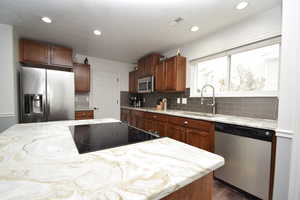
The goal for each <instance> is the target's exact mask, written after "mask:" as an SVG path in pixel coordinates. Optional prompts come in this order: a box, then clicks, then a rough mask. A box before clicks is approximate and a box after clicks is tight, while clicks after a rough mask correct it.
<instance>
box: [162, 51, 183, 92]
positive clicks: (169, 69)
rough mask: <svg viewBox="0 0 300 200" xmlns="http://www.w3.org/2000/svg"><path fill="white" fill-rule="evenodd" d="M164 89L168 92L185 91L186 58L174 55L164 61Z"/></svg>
mask: <svg viewBox="0 0 300 200" xmlns="http://www.w3.org/2000/svg"><path fill="white" fill-rule="evenodd" d="M164 73H165V90H166V91H170V92H181V91H185V88H186V87H185V84H186V83H185V82H186V58H185V57H182V56H174V57H172V58H169V59H167V60H166V61H165V72H164Z"/></svg>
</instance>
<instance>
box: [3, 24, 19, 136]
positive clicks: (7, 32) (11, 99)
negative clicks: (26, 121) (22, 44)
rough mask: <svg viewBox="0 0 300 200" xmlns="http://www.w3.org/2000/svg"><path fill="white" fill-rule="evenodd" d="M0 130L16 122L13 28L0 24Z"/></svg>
mask: <svg viewBox="0 0 300 200" xmlns="http://www.w3.org/2000/svg"><path fill="white" fill-rule="evenodd" d="M0 38H1V45H0V94H1V98H0V132H1V131H3V130H4V129H6V128H8V127H9V126H11V125H13V124H15V123H17V112H16V110H17V109H16V103H17V100H16V73H15V55H14V54H15V49H14V47H15V46H14V30H13V27H12V26H10V25H6V24H0Z"/></svg>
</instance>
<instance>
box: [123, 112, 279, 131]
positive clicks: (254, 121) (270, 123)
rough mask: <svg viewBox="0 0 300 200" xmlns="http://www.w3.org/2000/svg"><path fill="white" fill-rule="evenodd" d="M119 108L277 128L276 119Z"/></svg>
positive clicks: (262, 127)
mask: <svg viewBox="0 0 300 200" xmlns="http://www.w3.org/2000/svg"><path fill="white" fill-rule="evenodd" d="M121 108H125V109H132V110H139V111H144V112H152V113H159V114H166V115H172V116H178V117H186V118H191V119H200V120H205V121H212V122H220V123H226V124H234V125H240V126H247V127H252V128H261V129H267V130H273V131H275V130H276V128H277V121H276V120H269V119H259V118H249V117H239V116H232V115H220V114H216V115H214V116H210V115H208V114H207V113H198V112H190V111H183V110H167V111H163V110H156V109H155V108H152V107H149V108H146V107H145V108H135V107H128V106H122V107H121Z"/></svg>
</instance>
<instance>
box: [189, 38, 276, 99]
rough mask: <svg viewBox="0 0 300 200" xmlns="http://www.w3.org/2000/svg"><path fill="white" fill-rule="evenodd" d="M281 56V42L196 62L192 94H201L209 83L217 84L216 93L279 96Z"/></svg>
mask: <svg viewBox="0 0 300 200" xmlns="http://www.w3.org/2000/svg"><path fill="white" fill-rule="evenodd" d="M279 57H280V44H279V42H278V41H277V42H276V43H275V44H274V42H273V44H271V45H270V44H269V45H267V46H266V45H265V44H264V45H259V44H255V48H254V47H253V46H248V47H242V48H237V49H234V50H231V51H228V52H224V53H222V54H220V55H216V56H214V58H205V60H203V59H200V60H198V61H194V62H193V63H192V66H193V70H192V77H193V80H192V85H191V96H200V95H201V89H202V87H203V86H204V85H205V84H211V85H213V86H214V87H215V91H216V96H277V91H278V83H279V80H278V79H279V63H280V60H279ZM204 92H205V93H206V91H204ZM209 92H210V91H208V93H209Z"/></svg>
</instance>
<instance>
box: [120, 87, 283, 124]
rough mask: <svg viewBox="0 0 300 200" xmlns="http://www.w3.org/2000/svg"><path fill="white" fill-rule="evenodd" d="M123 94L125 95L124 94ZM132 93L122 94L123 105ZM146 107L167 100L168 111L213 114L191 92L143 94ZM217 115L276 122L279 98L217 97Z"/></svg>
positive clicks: (126, 103)
mask: <svg viewBox="0 0 300 200" xmlns="http://www.w3.org/2000/svg"><path fill="white" fill-rule="evenodd" d="M122 93H123V94H122ZM130 95H134V94H130V93H128V92H127V93H126V92H121V105H123V106H126V105H128V97H129V96H130ZM143 97H144V98H145V103H144V107H154V106H156V102H157V100H158V99H160V98H167V100H168V109H176V110H187V111H195V112H211V108H209V107H207V106H205V103H204V105H201V103H200V98H199V97H190V90H189V89H187V90H186V91H185V92H181V93H160V92H154V93H149V94H143ZM177 98H187V104H177ZM216 113H217V114H224V115H235V116H243V117H253V118H263V119H273V120H276V119H277V116H278V98H277V97H217V98H216Z"/></svg>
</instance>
